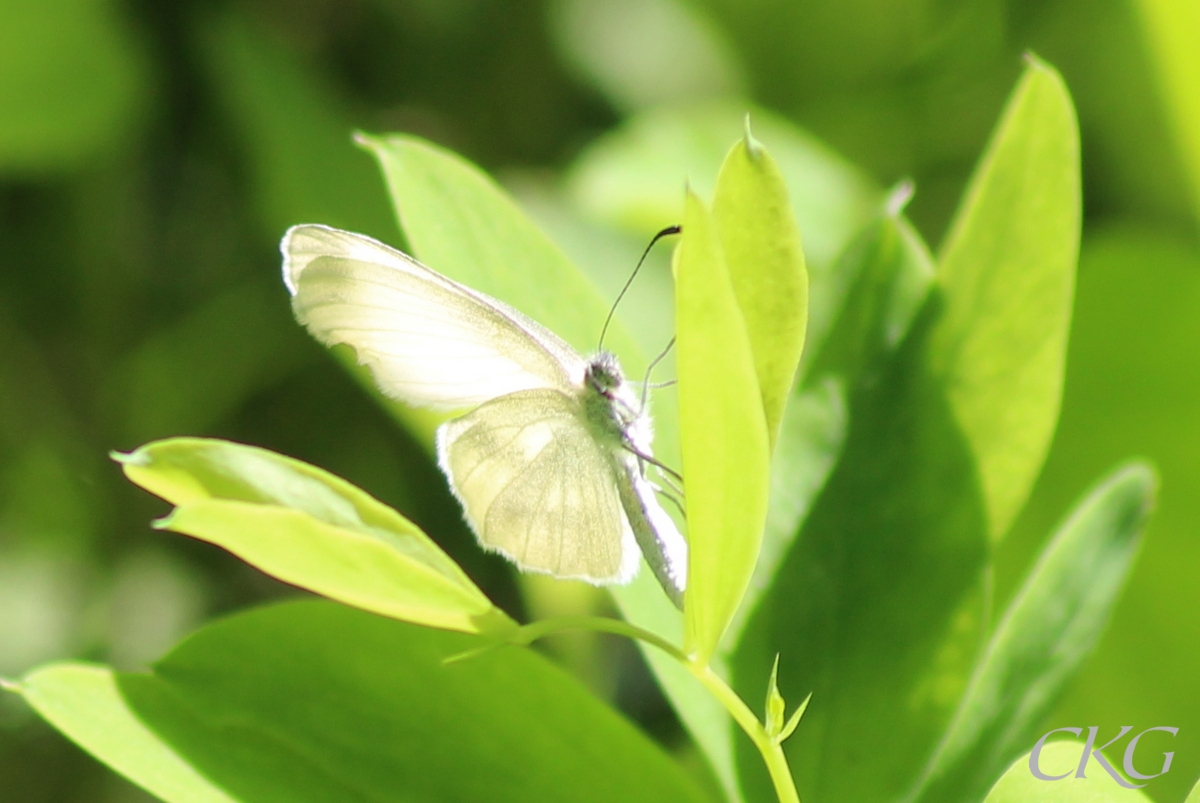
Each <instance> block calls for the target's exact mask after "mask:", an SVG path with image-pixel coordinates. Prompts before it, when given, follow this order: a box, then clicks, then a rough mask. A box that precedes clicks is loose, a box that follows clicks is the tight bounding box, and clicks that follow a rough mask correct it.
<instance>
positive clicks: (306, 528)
mask: <svg viewBox="0 0 1200 803" xmlns="http://www.w3.org/2000/svg"><path fill="white" fill-rule="evenodd" d="M117 459H118V460H120V462H121V463H122V467H123V468H124V470H125V474H126V476H128V477H129V479H130V480H132V481H133V482H135V483H137V484H138V485H141V486H142V487H143V488H145V489H146V490H148V491H150V492H151V493H154V494H156V495H158V496H161V497H162V498H163V499H166V500H167V501H168V502H171V503H172V504H174V505H176V509H175V510H174V511H173V512H172V513H171V514H170V515H169V516H167V517H166V518H164V519H162V520H160V521H159V522H158V526H159V527H162V528H164V529H170V530H174V531H175V532H180V533H184V534H185V535H190V536H193V537H195V538H199V539H202V540H204V541H209V542H211V543H214V544H217V545H218V546H221V547H224V548H225V549H228V550H229V551H230V552H232V553H234V554H235V555H237V556H238V557H240V558H242V559H243V560H245V561H247V562H248V563H251V564H253V565H254V566H257V567H258V568H259V569H262V570H263V571H264V572H267V573H268V574H270V575H273V576H275V577H278V578H279V579H281V580H284V581H286V582H289V583H292V584H294V585H298V586H300V587H301V588H307V589H309V590H310V591H315V592H316V593H318V594H323V595H325V596H327V597H330V598H331V599H336V600H339V601H341V602H345V603H347V604H348V605H354V606H356V607H359V608H363V609H364V610H369V611H374V612H376V613H380V614H383V615H384V616H391V617H394V618H397V619H402V620H405V621H409V622H417V623H419V624H424V625H428V626H430V627H442V628H448V629H451V630H461V631H463V632H466V633H503V632H505V631H507V630H509V629H511V628H513V627H515V624H514V623H513V622H512V620H510V619H509V618H508V617H507V616H506V615H505V614H504V613H503V612H502V611H501V610H499V609H498V608H496V607H495V606H494V605H492V603H491V602H490V601H489V600H488V598H487V597H485V596H484V594H483V592H482V591H480V590H479V589H478V588H477V587H476V586H475V584H474V583H472V582H471V580H470V578H468V577H467V576H466V574H464V573H463V571H462V570H461V569H460V568H459V567H458V565H457V564H455V563H454V561H452V560H451V559H450V558H449V557H447V556H446V554H445V553H444V552H442V551H441V550H440V549H439V548H438V547H437V545H436V544H434V543H433V541H431V540H430V539H429V538H428V536H426V535H425V534H424V533H422V532H421V531H420V530H419V529H418V528H417V527H416V526H415V525H413V524H412V523H411V522H409V521H408V520H406V519H405V518H404V517H403V516H401V515H400V514H399V513H397V512H396V511H394V510H392V509H391V508H389V507H388V506H387V505H384V504H383V503H381V502H379V501H378V500H376V499H374V498H372V497H371V496H369V495H368V494H366V493H365V492H363V491H361V490H359V489H358V488H355V487H354V486H353V485H351V484H350V483H348V482H346V481H345V480H342V479H339V478H337V477H334V476H333V475H331V474H328V473H326V472H324V471H321V470H320V469H318V468H315V467H313V466H310V465H308V464H306V463H302V462H300V461H298V460H292V459H290V458H287V457H283V456H282V455H277V454H274V453H273V452H268V451H266V450H264V449H257V448H255V447H252V446H243V445H241V444H236V443H230V442H228V441H219V440H208V439H202V438H173V439H170V440H165V441H156V442H154V443H149V444H147V445H145V446H143V447H141V448H140V449H138V450H137V451H135V452H132V453H131V454H128V455H120V456H118V458H117Z"/></svg>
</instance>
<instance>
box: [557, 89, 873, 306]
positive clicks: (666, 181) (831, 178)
mask: <svg viewBox="0 0 1200 803" xmlns="http://www.w3.org/2000/svg"><path fill="white" fill-rule="evenodd" d="M747 113H749V114H750V118H751V121H752V123H753V126H754V136H755V138H756V139H758V140H760V141H762V142H763V143H764V144H765V145H766V147H767V148H768V149H769V150H770V151H771V155H772V156H773V157H774V158H775V160H776V161H777V162H778V163H779V170H780V173H781V174H782V176H783V178H784V180H785V181H786V183H787V189H788V196H789V197H790V198H791V203H792V211H793V213H794V214H795V217H796V220H797V221H798V222H799V224H800V230H801V231H802V232H804V254H805V256H806V257H807V260H808V269H809V278H810V279H811V280H812V292H813V299H812V301H813V305H814V306H817V307H820V306H821V305H822V304H823V303H824V296H823V295H822V292H823V290H824V283H823V279H824V272H825V270H826V269H827V268H828V267H829V265H830V264H831V263H832V262H833V260H834V258H835V257H836V256H837V255H838V252H839V251H841V249H842V246H843V245H845V243H846V241H847V240H848V239H849V238H850V237H851V236H852V235H853V234H854V232H855V231H857V230H858V228H859V227H860V226H862V224H863V223H865V222H866V221H867V220H868V219H869V218H870V216H871V215H872V214H873V213H874V211H875V208H876V206H877V205H878V203H879V200H880V193H879V190H878V189H877V188H876V187H875V186H874V185H873V184H872V183H871V181H870V179H869V178H867V176H866V175H865V174H863V173H862V172H860V171H859V170H858V169H857V168H855V167H854V166H852V165H851V164H850V163H848V162H846V161H845V160H843V159H842V158H841V157H840V156H838V155H837V154H836V153H834V152H833V151H832V150H830V149H829V148H828V147H827V146H826V145H824V144H822V143H821V142H819V141H818V140H817V139H816V138H815V137H813V136H812V135H810V134H808V133H807V132H805V131H803V130H802V129H800V128H797V127H796V126H795V125H794V124H793V123H790V122H788V121H787V120H785V119H784V118H782V117H778V116H777V115H774V114H772V113H771V112H768V111H766V110H765V109H761V108H757V107H754V106H752V105H751V104H749V103H746V102H734V101H725V102H710V103H701V104H696V105H690V106H682V107H665V108H664V107H659V108H655V109H652V110H649V111H646V112H644V113H642V114H639V115H636V116H634V117H631V118H629V119H628V120H627V121H625V122H624V123H623V124H622V125H621V126H619V127H618V128H616V129H614V130H613V131H610V132H608V133H607V134H605V135H604V136H602V137H600V138H598V139H597V140H596V141H595V142H593V143H592V144H591V145H590V146H589V147H588V148H587V150H585V151H584V152H583V154H582V155H581V156H580V158H579V159H578V160H577V161H576V162H575V164H573V165H572V166H571V169H570V171H569V173H568V175H567V180H568V182H569V183H568V186H569V187H570V190H571V193H572V195H573V196H574V197H575V198H576V199H577V202H578V203H579V204H580V206H581V207H582V208H583V209H585V210H587V211H588V212H589V213H590V214H592V215H593V216H595V217H596V218H597V219H599V220H603V221H605V222H607V223H610V224H612V225H617V226H620V227H622V228H626V229H630V230H633V231H636V232H639V233H641V234H642V235H643V236H645V237H648V236H650V235H651V234H653V233H654V232H655V231H658V230H659V229H661V228H663V227H664V226H668V225H671V224H673V223H678V222H679V221H680V220H682V218H683V202H682V195H681V194H680V190H681V189H682V188H683V184H684V182H685V181H686V182H688V184H689V186H691V187H692V188H693V189H694V190H695V191H696V192H697V193H698V194H699V195H700V196H701V197H705V198H709V197H711V196H712V191H713V188H714V187H715V186H716V177H717V172H718V170H719V169H720V167H721V164H722V162H723V160H724V159H725V155H726V154H727V153H728V151H729V143H731V142H735V141H736V140H737V139H738V138H740V137H741V136H742V134H743V132H744V127H745V119H746V114H747Z"/></svg>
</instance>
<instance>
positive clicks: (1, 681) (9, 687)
mask: <svg viewBox="0 0 1200 803" xmlns="http://www.w3.org/2000/svg"><path fill="white" fill-rule="evenodd" d="M0 689H3V690H4V691H10V692H12V693H13V694H20V693H21V684H20V683H18V682H17V681H15V680H9V679H8V678H6V677H3V676H0Z"/></svg>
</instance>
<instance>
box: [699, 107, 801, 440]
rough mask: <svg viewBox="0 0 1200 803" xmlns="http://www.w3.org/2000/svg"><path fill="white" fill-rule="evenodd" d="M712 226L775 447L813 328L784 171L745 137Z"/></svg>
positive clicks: (722, 181)
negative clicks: (807, 334)
mask: <svg viewBox="0 0 1200 803" xmlns="http://www.w3.org/2000/svg"><path fill="white" fill-rule="evenodd" d="M712 215H713V220H715V221H716V224H717V229H718V230H719V231H720V233H721V246H722V248H723V249H724V252H725V263H726V265H727V266H728V269H729V277H730V280H731V281H732V282H733V291H734V294H735V295H736V296H737V302H738V307H739V309H740V310H741V312H742V318H743V319H744V320H745V322H746V333H747V334H748V335H749V337H750V349H751V351H752V352H753V354H754V368H755V372H756V374H757V376H758V388H759V391H760V392H761V393H762V404H763V414H764V417H765V418H766V423H767V434H768V435H769V436H770V441H771V447H772V449H774V446H775V440H776V438H777V437H778V435H779V426H780V421H781V419H782V417H783V409H784V405H785V403H786V402H787V399H788V396H790V395H791V392H792V383H793V381H794V379H795V377H796V368H797V366H798V365H799V364H800V354H801V352H802V351H803V350H804V334H805V330H806V327H807V323H808V274H807V273H806V272H805V270H804V252H803V251H801V249H800V231H799V230H798V229H797V228H796V219H795V217H793V215H792V206H791V202H790V201H789V200H788V194H787V186H786V185H785V184H784V181H783V176H782V175H781V174H780V172H779V166H778V165H777V164H776V163H775V160H774V159H773V158H772V157H771V154H770V153H768V152H767V150H766V149H765V148H764V147H763V146H762V144H761V143H760V142H758V141H756V140H754V139H753V137H752V136H751V134H750V131H749V125H747V130H746V135H745V137H743V138H742V140H741V141H740V142H738V144H736V145H734V146H733V150H731V151H730V152H729V155H728V156H727V157H726V158H725V163H724V165H722V166H721V172H720V174H719V175H718V176H717V188H716V191H715V192H714V193H713V209H712Z"/></svg>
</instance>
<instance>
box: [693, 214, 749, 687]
mask: <svg viewBox="0 0 1200 803" xmlns="http://www.w3.org/2000/svg"><path fill="white" fill-rule="evenodd" d="M675 299H676V301H675V327H676V332H677V337H678V355H677V357H676V366H677V370H678V372H679V428H680V433H681V441H682V450H683V475H684V483H685V485H684V489H685V491H686V494H687V508H688V544H689V549H688V583H687V591H686V592H685V595H684V625H685V631H684V645H685V651H686V652H688V653H689V654H691V655H694V656H695V657H696V658H697V659H698V660H699V661H700V662H702V663H703V662H707V661H708V659H709V658H710V657H711V656H712V654H713V652H714V651H715V650H716V648H717V644H718V642H719V641H720V639H721V636H722V635H723V634H724V632H725V628H726V627H727V626H728V625H729V622H730V620H731V619H732V618H733V615H734V612H735V611H736V610H737V607H738V605H739V603H740V602H741V600H742V595H743V594H744V593H745V590H746V585H747V584H748V583H749V581H750V575H751V573H752V572H753V571H754V564H755V561H756V560H757V558H758V548H759V544H760V543H761V541H762V530H763V523H764V521H765V519H766V513H767V488H768V476H767V471H768V463H769V446H768V439H767V430H766V422H765V420H764V418H763V409H762V400H761V396H760V395H759V390H758V380H757V378H756V377H755V373H754V356H753V353H752V352H751V349H750V339H749V336H748V335H747V333H746V326H745V323H744V322H743V320H742V315H741V312H740V311H739V309H738V304H737V298H736V296H735V295H734V290H733V284H732V282H731V281H730V278H729V271H728V269H727V268H726V266H725V257H724V254H723V252H722V248H721V236H720V233H719V231H718V230H717V225H716V222H715V221H714V220H713V218H712V216H711V215H710V214H709V212H708V210H707V209H705V207H704V204H703V202H702V201H700V199H699V198H697V197H696V196H695V194H692V193H689V195H688V204H687V209H686V211H685V212H684V218H683V236H682V239H681V241H680V244H679V248H678V250H677V251H676V258H675Z"/></svg>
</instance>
